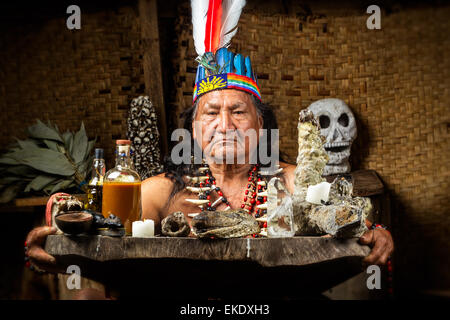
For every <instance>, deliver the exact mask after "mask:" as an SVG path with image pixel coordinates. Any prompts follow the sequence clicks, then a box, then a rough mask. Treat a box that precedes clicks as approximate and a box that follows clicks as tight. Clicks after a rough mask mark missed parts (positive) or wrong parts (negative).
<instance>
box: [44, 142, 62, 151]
mask: <svg viewBox="0 0 450 320" xmlns="http://www.w3.org/2000/svg"><path fill="white" fill-rule="evenodd" d="M44 143H45V145H46V146H47V148H49V149H50V150H53V151H57V152H60V151H59V148H58V146H59V143H58V142H56V141H53V140H47V139H45V140H44Z"/></svg>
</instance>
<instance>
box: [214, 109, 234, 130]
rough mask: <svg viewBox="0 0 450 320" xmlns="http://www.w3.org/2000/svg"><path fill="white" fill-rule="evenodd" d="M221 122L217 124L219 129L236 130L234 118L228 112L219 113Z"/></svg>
mask: <svg viewBox="0 0 450 320" xmlns="http://www.w3.org/2000/svg"><path fill="white" fill-rule="evenodd" d="M219 117H220V118H219V124H218V125H217V131H219V132H221V133H226V131H227V130H230V129H231V130H234V129H235V127H234V125H233V119H231V116H230V114H229V113H228V112H226V111H225V112H221V113H220V114H219Z"/></svg>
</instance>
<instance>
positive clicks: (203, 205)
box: [186, 160, 267, 237]
mask: <svg viewBox="0 0 450 320" xmlns="http://www.w3.org/2000/svg"><path fill="white" fill-rule="evenodd" d="M259 168H260V166H259V164H256V165H254V166H253V168H252V169H251V170H250V171H249V172H248V175H249V177H248V184H247V188H246V189H245V191H244V199H243V203H242V204H241V209H242V210H244V211H245V212H247V213H248V214H251V215H253V213H254V211H255V208H256V212H255V214H254V217H255V218H257V220H258V221H259V222H260V227H261V231H262V232H261V233H260V234H262V235H264V234H266V230H267V229H266V228H267V222H266V221H265V219H263V218H262V217H263V216H264V215H265V214H266V213H267V203H266V201H267V181H266V179H265V176H267V173H264V172H262V171H258V169H259ZM197 173H198V175H197V176H195V177H190V176H187V178H188V180H189V182H191V183H193V186H188V187H186V189H187V190H189V191H191V192H194V193H198V199H186V201H189V202H191V203H194V204H197V205H198V206H199V207H200V209H201V211H205V210H206V211H215V210H216V207H217V205H218V204H220V203H221V202H223V203H225V204H226V205H227V207H226V209H225V210H229V209H231V206H230V202H229V201H228V200H227V198H226V196H225V195H224V194H223V192H222V190H221V189H220V187H218V186H216V179H215V178H214V176H213V175H212V173H211V170H210V168H209V165H208V164H207V163H206V162H205V160H202V165H201V167H200V168H199V169H198V171H197ZM211 192H216V193H217V195H218V196H219V198H218V199H216V200H215V201H214V202H212V203H211ZM253 237H258V235H256V234H254V235H253Z"/></svg>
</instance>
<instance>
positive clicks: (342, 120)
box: [308, 98, 357, 176]
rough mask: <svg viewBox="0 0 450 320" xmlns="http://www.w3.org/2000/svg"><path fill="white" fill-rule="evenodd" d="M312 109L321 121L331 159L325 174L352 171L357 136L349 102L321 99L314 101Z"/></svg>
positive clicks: (321, 131)
mask: <svg viewBox="0 0 450 320" xmlns="http://www.w3.org/2000/svg"><path fill="white" fill-rule="evenodd" d="M308 110H311V111H312V112H313V114H314V116H315V118H316V119H318V121H319V123H320V134H321V135H323V136H324V137H325V138H326V143H325V145H324V147H325V151H326V152H327V154H328V157H329V160H328V162H327V164H326V166H325V168H324V170H323V175H324V176H329V175H333V174H342V173H349V172H350V169H351V168H350V163H349V162H348V158H349V157H350V151H351V147H352V143H353V141H354V140H355V138H356V134H357V129H356V121H355V116H354V115H353V113H352V111H351V110H350V108H349V107H348V106H347V104H346V103H345V102H344V101H342V100H339V99H334V98H329V99H321V100H318V101H316V102H314V103H312V104H311V105H310V106H309V107H308Z"/></svg>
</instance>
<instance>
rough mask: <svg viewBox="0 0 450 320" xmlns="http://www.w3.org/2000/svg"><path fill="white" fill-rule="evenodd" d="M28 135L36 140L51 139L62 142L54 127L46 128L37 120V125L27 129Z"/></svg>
mask: <svg viewBox="0 0 450 320" xmlns="http://www.w3.org/2000/svg"><path fill="white" fill-rule="evenodd" d="M27 131H28V134H29V136H30V137H32V138H36V139H49V140H56V141H59V142H64V141H62V139H61V137H60V135H59V133H58V132H57V131H56V130H55V129H54V128H52V127H49V126H46V125H45V124H44V123H42V122H41V121H40V120H37V123H36V124H34V125H32V126H30V127H28V128H27Z"/></svg>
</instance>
